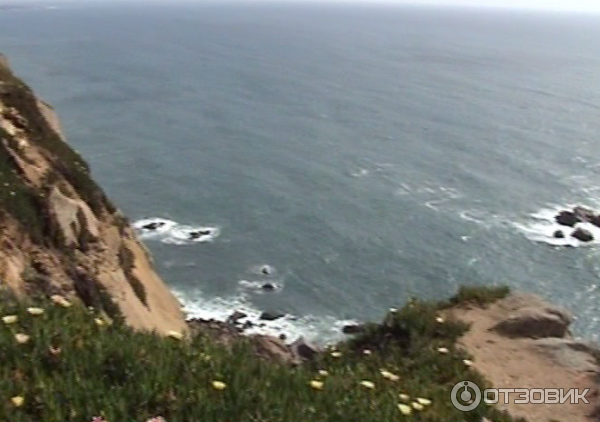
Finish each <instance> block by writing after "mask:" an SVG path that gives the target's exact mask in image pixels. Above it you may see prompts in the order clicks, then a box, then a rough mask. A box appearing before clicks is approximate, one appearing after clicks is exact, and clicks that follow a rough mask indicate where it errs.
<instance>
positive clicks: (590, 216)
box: [573, 207, 600, 227]
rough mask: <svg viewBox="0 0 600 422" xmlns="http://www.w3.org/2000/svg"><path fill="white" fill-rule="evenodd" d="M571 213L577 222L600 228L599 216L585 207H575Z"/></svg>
mask: <svg viewBox="0 0 600 422" xmlns="http://www.w3.org/2000/svg"><path fill="white" fill-rule="evenodd" d="M573 213H574V214H575V215H576V216H577V218H579V220H581V221H585V222H588V223H592V224H593V225H595V226H598V227H600V214H596V213H595V212H594V211H593V210H591V209H589V208H585V207H575V208H573Z"/></svg>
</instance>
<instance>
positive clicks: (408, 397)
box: [398, 393, 410, 401]
mask: <svg viewBox="0 0 600 422" xmlns="http://www.w3.org/2000/svg"><path fill="white" fill-rule="evenodd" d="M398 397H400V400H402V401H409V400H410V396H409V395H408V394H404V393H400V394H398Z"/></svg>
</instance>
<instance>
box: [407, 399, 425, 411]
mask: <svg viewBox="0 0 600 422" xmlns="http://www.w3.org/2000/svg"><path fill="white" fill-rule="evenodd" d="M410 405H411V406H412V408H413V409H415V410H423V409H424V408H425V406H423V405H422V404H421V403H417V402H416V401H414V402H412V403H411V404H410Z"/></svg>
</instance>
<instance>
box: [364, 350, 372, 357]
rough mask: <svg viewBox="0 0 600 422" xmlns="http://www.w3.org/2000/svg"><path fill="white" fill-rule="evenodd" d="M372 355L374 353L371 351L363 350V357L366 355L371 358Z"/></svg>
mask: <svg viewBox="0 0 600 422" xmlns="http://www.w3.org/2000/svg"><path fill="white" fill-rule="evenodd" d="M371 353H372V352H371V351H370V350H369V349H365V350H363V355H365V356H370V355H371Z"/></svg>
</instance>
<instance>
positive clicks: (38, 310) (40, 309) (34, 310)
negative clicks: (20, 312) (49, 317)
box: [27, 308, 44, 315]
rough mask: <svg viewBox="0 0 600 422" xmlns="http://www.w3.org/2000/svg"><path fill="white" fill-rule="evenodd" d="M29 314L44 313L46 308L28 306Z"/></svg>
mask: <svg viewBox="0 0 600 422" xmlns="http://www.w3.org/2000/svg"><path fill="white" fill-rule="evenodd" d="M27 312H28V313H29V315H42V314H43V313H44V310H43V309H42V308H27Z"/></svg>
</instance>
